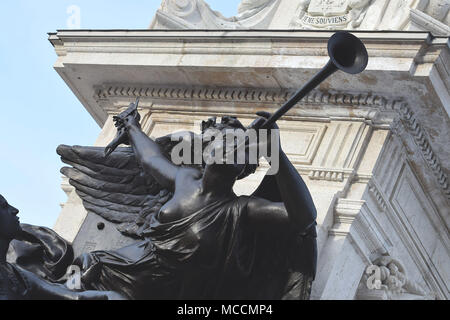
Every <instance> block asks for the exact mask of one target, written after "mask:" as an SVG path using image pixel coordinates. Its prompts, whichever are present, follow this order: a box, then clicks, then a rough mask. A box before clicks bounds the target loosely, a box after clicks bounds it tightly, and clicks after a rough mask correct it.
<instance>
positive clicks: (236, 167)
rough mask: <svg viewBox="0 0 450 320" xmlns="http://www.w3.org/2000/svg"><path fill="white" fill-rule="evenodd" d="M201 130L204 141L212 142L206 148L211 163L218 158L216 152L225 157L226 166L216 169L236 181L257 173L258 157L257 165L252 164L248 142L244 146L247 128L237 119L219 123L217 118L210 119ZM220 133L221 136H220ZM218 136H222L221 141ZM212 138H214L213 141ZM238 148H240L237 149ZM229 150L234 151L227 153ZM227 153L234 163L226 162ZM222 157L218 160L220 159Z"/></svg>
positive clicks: (255, 158)
mask: <svg viewBox="0 0 450 320" xmlns="http://www.w3.org/2000/svg"><path fill="white" fill-rule="evenodd" d="M201 130H202V135H203V139H204V140H208V141H209V140H212V141H211V142H210V143H208V144H207V145H206V146H204V151H205V154H208V155H210V159H209V161H210V162H211V161H213V160H211V159H214V158H216V155H217V154H216V152H220V155H223V159H224V160H223V162H224V164H222V165H220V166H217V165H216V166H215V168H219V169H221V170H223V172H224V174H227V175H229V177H230V178H236V179H243V178H245V177H247V176H248V175H250V174H252V173H254V172H255V170H256V168H257V167H258V163H257V157H256V156H255V157H254V160H255V161H253V162H256V163H251V161H250V159H251V157H250V155H249V153H250V151H249V148H248V141H247V143H246V144H243V142H244V141H245V135H243V133H247V128H246V127H244V125H243V124H242V123H241V122H240V121H239V120H238V119H237V118H236V117H232V116H224V117H222V119H221V121H220V122H217V121H216V118H210V119H208V121H203V122H202V128H201ZM219 132H220V134H218V133H219ZM218 136H219V137H220V136H221V139H217V140H219V141H217V140H216V137H218ZM211 137H214V138H213V139H211ZM238 146H240V148H239V149H236V148H238ZM227 148H228V149H227ZM227 150H234V151H232V152H227ZM227 153H228V157H230V159H233V161H232V163H229V162H227V161H225V156H226V155H227ZM220 155H219V156H218V158H220ZM238 157H240V160H238ZM207 158H208V157H207ZM225 162H226V163H225ZM207 165H208V163H207V162H205V163H204V164H203V166H207Z"/></svg>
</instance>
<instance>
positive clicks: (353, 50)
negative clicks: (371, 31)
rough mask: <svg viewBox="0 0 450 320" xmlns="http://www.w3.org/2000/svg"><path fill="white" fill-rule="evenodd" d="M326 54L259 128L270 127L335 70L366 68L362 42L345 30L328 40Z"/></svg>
mask: <svg viewBox="0 0 450 320" xmlns="http://www.w3.org/2000/svg"><path fill="white" fill-rule="evenodd" d="M328 55H329V56H330V60H329V61H328V63H327V64H326V65H325V66H324V67H323V68H322V69H321V70H320V71H319V72H318V73H317V74H316V75H315V76H314V77H313V78H312V79H311V80H309V81H308V82H307V83H306V84H305V85H304V86H303V87H302V88H300V89H299V90H298V91H297V92H296V93H295V94H294V95H293V96H292V97H291V98H290V99H289V100H288V101H287V102H286V103H285V104H284V105H283V106H281V107H280V108H279V109H278V110H277V111H276V112H275V113H273V114H272V116H271V117H269V118H268V119H267V120H266V122H264V123H263V124H262V126H261V127H260V129H268V128H270V127H271V126H272V125H273V124H274V123H275V122H276V121H277V120H278V119H280V117H281V116H283V115H284V114H285V113H286V112H288V111H289V110H290V109H291V108H292V107H293V106H294V105H295V104H296V103H297V102H299V101H300V100H301V99H303V98H304V97H305V96H306V95H307V94H308V93H309V92H310V91H311V90H313V89H314V88H315V87H317V86H318V85H319V84H320V83H321V82H323V81H324V80H325V79H327V78H328V77H329V76H331V75H332V74H333V73H335V72H336V71H338V70H341V71H344V72H346V73H349V74H357V73H360V72H362V71H364V70H365V69H366V67H367V63H368V61H369V55H368V54H367V49H366V47H365V46H364V44H363V42H362V41H361V40H360V39H359V38H358V37H356V36H354V35H352V34H351V33H348V32H345V31H339V32H336V33H335V34H334V35H333V36H332V37H331V38H330V39H329V40H328Z"/></svg>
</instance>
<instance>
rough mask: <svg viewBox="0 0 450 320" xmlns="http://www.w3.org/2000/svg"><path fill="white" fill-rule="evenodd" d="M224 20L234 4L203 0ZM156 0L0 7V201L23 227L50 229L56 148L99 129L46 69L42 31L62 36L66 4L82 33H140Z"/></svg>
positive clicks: (89, 138) (56, 203)
mask: <svg viewBox="0 0 450 320" xmlns="http://www.w3.org/2000/svg"><path fill="white" fill-rule="evenodd" d="M207 2H208V3H209V4H210V6H211V7H212V8H213V9H214V10H218V11H220V12H221V13H222V14H223V15H224V16H227V17H228V16H233V15H235V14H236V12H237V6H238V4H239V2H240V0H226V1H224V0H209V1H207ZM160 3H161V1H160V0H127V1H125V0H122V1H117V0H116V1H112V0H109V1H107V0H89V1H88V0H82V1H81V0H80V1H76V0H71V1H65V0H58V1H56V0H53V1H50V0H46V1H45V0H40V1H36V0H33V1H32V0H15V1H2V2H1V4H0V30H1V40H0V43H1V47H0V49H1V50H0V75H1V76H0V110H1V113H0V122H1V124H0V141H1V148H0V150H1V151H0V194H2V195H3V196H5V198H6V199H7V200H8V201H9V202H10V203H11V204H12V205H14V206H16V207H17V208H18V209H19V210H20V214H19V215H20V216H21V221H22V222H24V223H29V224H35V225H43V226H49V227H52V226H53V224H54V223H55V221H56V218H57V217H58V214H59V212H60V210H61V209H60V203H62V202H65V200H66V195H65V194H64V192H63V191H62V190H61V187H60V184H61V174H60V173H59V169H60V168H61V166H62V165H63V164H62V163H61V161H60V159H59V157H58V155H57V154H56V151H55V150H56V147H57V146H58V145H59V144H69V145H72V144H77V145H92V144H93V143H94V142H95V140H96V137H97V136H98V134H99V132H100V128H99V127H98V125H97V124H96V123H95V121H94V120H93V119H92V118H91V117H90V115H89V114H88V113H87V111H86V110H85V109H84V107H83V106H82V105H81V103H80V102H79V101H78V100H77V99H76V97H75V96H74V95H73V94H72V92H71V91H70V89H69V88H68V87H67V86H66V85H65V83H64V82H63V81H62V79H61V78H60V77H59V76H58V74H57V73H56V72H55V71H54V70H53V63H54V62H55V61H56V54H55V52H54V50H53V47H52V46H51V44H50V43H49V42H48V40H47V32H54V31H56V30H57V29H67V28H68V27H67V26H68V24H67V23H68V19H69V17H70V14H68V13H67V9H68V8H69V7H70V6H71V5H76V6H78V7H79V8H80V10H81V12H80V18H81V19H80V22H81V28H82V29H146V28H147V27H148V25H149V24H150V21H151V19H152V18H153V15H154V13H155V11H156V10H157V9H158V7H159V5H160Z"/></svg>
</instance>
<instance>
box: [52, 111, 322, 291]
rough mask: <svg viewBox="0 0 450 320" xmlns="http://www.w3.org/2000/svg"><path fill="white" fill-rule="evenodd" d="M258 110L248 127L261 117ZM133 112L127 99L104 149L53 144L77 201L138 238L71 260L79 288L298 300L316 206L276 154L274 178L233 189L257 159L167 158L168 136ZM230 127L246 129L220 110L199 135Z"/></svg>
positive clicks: (312, 255)
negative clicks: (243, 191) (185, 161)
mask: <svg viewBox="0 0 450 320" xmlns="http://www.w3.org/2000/svg"><path fill="white" fill-rule="evenodd" d="M258 115H259V118H258V119H257V120H255V122H254V123H253V124H252V126H251V127H252V128H257V127H258V125H260V124H262V123H263V122H265V121H266V120H267V118H268V117H269V116H270V115H269V114H267V113H258ZM139 119H140V117H139V113H138V112H137V106H136V104H131V105H130V107H129V108H128V109H127V110H126V111H125V112H123V113H122V114H120V115H119V116H117V117H115V122H116V126H117V128H118V134H117V136H116V139H115V140H114V141H113V142H112V143H111V144H110V145H109V146H108V148H107V149H106V150H105V149H103V148H96V147H79V146H73V147H70V146H60V147H59V148H58V153H59V154H60V155H61V157H62V160H63V161H64V162H65V163H67V164H69V165H70V166H71V167H66V168H63V169H62V173H63V174H65V175H66V176H68V177H69V178H70V179H69V182H70V184H72V185H73V186H74V187H75V189H76V192H77V193H78V194H79V195H80V197H81V198H82V200H83V204H84V206H85V208H86V209H87V210H88V211H89V212H93V213H95V214H98V215H100V216H102V217H103V218H105V219H107V220H109V221H112V222H114V223H117V224H118V229H119V230H120V231H121V232H122V233H123V234H125V235H127V236H131V237H134V238H138V239H141V240H140V241H137V242H136V243H135V244H133V245H131V246H128V247H125V248H121V249H119V250H115V251H94V252H90V253H86V254H83V255H82V256H80V257H78V258H77V259H75V262H74V263H75V264H76V265H78V266H80V268H81V269H82V284H83V289H86V290H107V291H115V292H118V293H120V294H121V295H123V296H126V297H127V298H129V299H182V298H188V299H193V298H196V299H218V298H223V299H226V298H228V299H307V298H308V297H309V293H310V288H311V282H312V280H313V279H314V276H315V269H316V258H317V249H316V233H315V225H316V223H315V218H316V209H315V207H314V204H313V201H312V198H311V196H310V193H309V191H308V189H307V187H306V185H305V183H304V182H303V180H302V178H301V177H300V175H299V173H298V172H297V170H296V169H295V168H294V166H293V165H292V164H291V162H290V161H289V159H288V158H287V156H286V155H285V154H284V152H282V150H280V155H279V160H280V168H279V171H278V173H277V174H276V175H271V176H269V175H267V176H266V177H265V178H264V179H263V181H262V182H261V185H260V186H259V187H258V188H257V190H256V191H255V192H254V194H252V195H251V196H236V195H235V194H234V192H233V185H234V183H235V181H236V180H237V179H238V178H239V179H240V178H244V177H246V176H247V175H249V174H251V173H253V172H254V171H255V169H256V165H250V164H248V163H246V164H240V165H238V164H216V163H212V164H205V163H203V164H202V165H175V164H173V163H172V161H171V160H170V157H169V155H170V151H171V149H172V148H173V147H174V146H175V145H176V142H174V141H172V139H170V137H169V136H166V137H161V138H159V139H156V140H153V139H151V138H149V137H148V136H147V135H146V134H145V133H144V132H143V131H142V129H141V126H140V124H139ZM230 128H231V129H236V128H239V129H245V128H244V126H243V125H242V124H241V123H240V122H239V120H237V119H236V118H234V117H222V121H221V122H220V123H216V121H215V119H210V120H209V121H206V122H203V124H202V134H203V135H205V134H208V130H211V129H216V130H221V131H223V130H225V129H230ZM272 128H277V126H276V124H275V125H273V127H272ZM189 136H191V137H192V139H196V138H198V137H197V136H196V135H195V134H193V133H189ZM268 140H269V141H270V139H268ZM120 143H125V144H129V145H130V146H131V147H122V148H117V146H118V145H119V144H120ZM211 143H213V142H211ZM113 150H114V152H113ZM246 150H248V148H247V149H246ZM105 151H106V154H107V155H105Z"/></svg>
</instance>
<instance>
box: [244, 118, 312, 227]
mask: <svg viewBox="0 0 450 320" xmlns="http://www.w3.org/2000/svg"><path fill="white" fill-rule="evenodd" d="M258 114H259V115H262V116H263V118H269V116H270V114H268V113H258ZM263 121H264V120H263ZM274 129H277V127H276V126H274ZM268 141H271V139H268ZM278 160H279V170H278V172H277V173H276V174H275V180H276V182H277V185H278V191H279V196H280V197H281V200H282V204H281V203H276V202H275V203H273V204H272V205H269V204H268V203H266V202H267V200H264V199H260V198H254V199H253V200H252V201H250V203H249V215H250V217H254V219H256V220H261V219H263V220H264V221H267V220H270V219H271V217H272V218H273V222H275V224H277V225H280V223H281V224H283V221H286V219H287V220H288V221H289V224H290V226H292V227H294V228H295V229H296V230H297V231H298V232H300V233H307V231H308V229H309V228H310V227H311V226H312V225H314V224H315V220H316V217H317V212H316V207H315V205H314V202H313V200H312V197H311V194H310V192H309V190H308V188H307V186H306V184H305V182H304V181H303V179H302V177H301V176H300V174H299V173H298V171H297V169H295V167H294V166H293V164H292V163H291V162H290V160H289V159H288V157H287V156H286V154H285V153H284V152H283V150H282V149H281V144H280V149H279V159H278ZM283 207H284V209H283ZM283 210H284V211H283Z"/></svg>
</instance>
